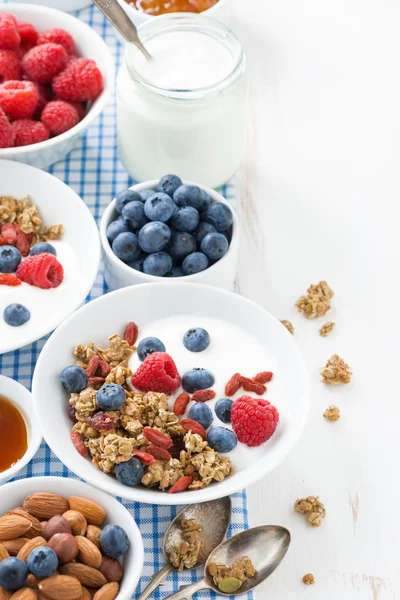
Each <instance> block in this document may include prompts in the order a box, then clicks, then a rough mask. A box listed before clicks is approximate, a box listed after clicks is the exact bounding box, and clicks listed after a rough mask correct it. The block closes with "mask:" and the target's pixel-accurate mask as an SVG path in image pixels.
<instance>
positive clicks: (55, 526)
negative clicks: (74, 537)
mask: <svg viewBox="0 0 400 600" xmlns="http://www.w3.org/2000/svg"><path fill="white" fill-rule="evenodd" d="M56 533H72V529H71V525H70V523H69V521H67V519H65V518H64V517H62V516H61V515H56V516H55V517H52V518H51V519H49V520H48V521H47V523H46V525H45V526H44V527H43V532H42V535H43V537H44V538H45V539H46V540H49V539H50V538H52V537H53V535H55V534H56Z"/></svg>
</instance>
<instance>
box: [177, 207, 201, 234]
mask: <svg viewBox="0 0 400 600" xmlns="http://www.w3.org/2000/svg"><path fill="white" fill-rule="evenodd" d="M199 221H200V215H199V211H197V210H196V209H195V208H193V207H192V206H182V208H178V210H177V211H175V212H174V214H173V215H172V217H171V227H172V229H175V231H189V232H190V231H194V230H195V229H196V227H197V225H198V224H199Z"/></svg>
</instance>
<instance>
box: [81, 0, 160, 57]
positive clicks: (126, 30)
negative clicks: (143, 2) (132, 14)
mask: <svg viewBox="0 0 400 600" xmlns="http://www.w3.org/2000/svg"><path fill="white" fill-rule="evenodd" d="M92 2H93V4H95V5H96V6H97V8H99V9H100V10H101V12H102V13H103V15H105V16H106V17H107V19H108V20H109V21H110V22H111V23H112V24H113V25H114V27H115V28H116V29H117V30H118V31H119V32H120V34H121V35H122V36H123V37H124V38H125V39H126V41H127V42H130V43H131V44H135V46H137V47H138V48H139V49H140V50H141V51H142V52H143V54H144V55H145V57H146V58H151V56H150V54H149V53H148V52H147V50H146V48H145V47H144V46H143V44H142V42H141V41H140V39H139V36H138V32H137V29H136V27H135V25H134V23H132V21H131V20H130V18H129V17H128V15H127V14H126V12H125V11H124V9H123V8H122V6H120V5H119V4H118V2H117V0H92Z"/></svg>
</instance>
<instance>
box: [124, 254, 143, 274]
mask: <svg viewBox="0 0 400 600" xmlns="http://www.w3.org/2000/svg"><path fill="white" fill-rule="evenodd" d="M146 256H147V254H144V253H141V254H140V255H139V256H138V257H137V258H135V260H132V261H131V262H128V263H126V264H127V265H128V267H132V269H136V271H143V263H144V259H145V258H146Z"/></svg>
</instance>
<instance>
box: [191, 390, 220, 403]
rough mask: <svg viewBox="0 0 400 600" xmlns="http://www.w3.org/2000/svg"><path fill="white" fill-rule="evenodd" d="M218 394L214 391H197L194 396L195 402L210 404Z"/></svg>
mask: <svg viewBox="0 0 400 600" xmlns="http://www.w3.org/2000/svg"><path fill="white" fill-rule="evenodd" d="M215 396H216V393H215V392H214V390H197V392H195V393H194V394H193V396H192V400H193V401H194V402H208V400H212V399H213V398H215Z"/></svg>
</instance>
